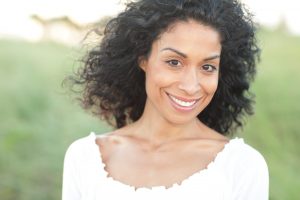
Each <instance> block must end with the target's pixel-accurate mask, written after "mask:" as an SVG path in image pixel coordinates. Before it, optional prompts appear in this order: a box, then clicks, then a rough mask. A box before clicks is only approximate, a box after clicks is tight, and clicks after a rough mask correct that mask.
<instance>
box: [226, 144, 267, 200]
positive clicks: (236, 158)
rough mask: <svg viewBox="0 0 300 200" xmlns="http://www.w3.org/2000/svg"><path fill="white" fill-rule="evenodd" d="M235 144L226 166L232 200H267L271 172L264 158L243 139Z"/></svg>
mask: <svg viewBox="0 0 300 200" xmlns="http://www.w3.org/2000/svg"><path fill="white" fill-rule="evenodd" d="M233 142H234V145H232V148H230V151H229V153H228V157H227V159H226V162H227V163H226V165H225V170H226V174H227V177H228V178H229V179H230V180H231V183H232V188H233V189H232V192H233V198H232V199H245V200H248V199H249V200H250V199H259V200H265V199H267V198H268V190H269V189H268V188H269V171H268V166H267V162H266V160H265V158H264V156H263V155H262V154H261V153H260V152H259V151H258V150H257V149H255V148H254V147H252V146H251V145H249V144H246V143H245V142H244V140H243V139H241V138H240V139H235V140H234V141H233Z"/></svg>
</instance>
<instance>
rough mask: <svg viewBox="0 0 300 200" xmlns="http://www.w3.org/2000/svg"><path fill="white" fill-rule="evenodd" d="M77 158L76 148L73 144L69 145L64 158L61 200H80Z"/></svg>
mask: <svg viewBox="0 0 300 200" xmlns="http://www.w3.org/2000/svg"><path fill="white" fill-rule="evenodd" d="M78 157H79V154H78V146H77V145H76V142H75V143H73V144H71V145H70V147H69V148H68V150H67V152H66V154H65V158H64V168H63V184H62V200H80V199H81V194H80V178H79V177H80V176H79V170H78V163H79V162H78ZM75 158H77V159H75Z"/></svg>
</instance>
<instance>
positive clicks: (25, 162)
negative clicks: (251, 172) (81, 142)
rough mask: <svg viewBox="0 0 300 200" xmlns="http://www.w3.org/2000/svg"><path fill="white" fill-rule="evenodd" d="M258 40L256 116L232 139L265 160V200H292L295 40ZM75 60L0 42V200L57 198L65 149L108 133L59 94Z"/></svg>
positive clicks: (299, 181) (299, 94) (295, 178)
mask: <svg viewBox="0 0 300 200" xmlns="http://www.w3.org/2000/svg"><path fill="white" fill-rule="evenodd" d="M259 41H260V44H261V47H262V49H263V51H262V62H261V63H260V64H259V66H258V74H257V79H256V82H255V83H254V85H253V88H252V90H253V92H254V93H255V94H256V114H255V115H254V116H253V117H251V118H249V122H248V123H247V126H246V127H245V129H244V132H243V133H239V136H242V137H244V138H245V140H246V142H247V143H249V144H250V145H252V146H253V147H255V148H256V149H258V150H259V151H260V152H261V153H262V154H263V155H264V157H265V158H266V160H267V163H268V165H269V171H270V199H272V200H279V199H291V200H292V199H298V198H297V197H298V188H300V174H299V173H298V169H299V168H300V157H299V156H298V155H299V153H300V148H299V145H298V144H297V142H298V141H299V139H300V125H299V122H298V121H299V119H300V106H298V101H299V100H300V90H299V89H298V88H297V87H298V86H299V85H300V81H299V74H300V69H299V67H298V63H299V61H298V58H299V56H300V55H299V52H300V38H299V37H293V36H290V35H288V34H286V33H285V32H283V31H277V32H269V31H267V30H263V31H261V32H260V33H259ZM79 55H80V53H79V52H78V51H77V50H76V48H69V47H66V46H63V45H59V44H55V43H51V42H40V43H27V42H24V41H16V40H1V41H0V91H1V98H0V110H1V112H0V197H1V199H5V200H14V199H18V200H40V199H43V200H48V199H49V200H50V199H60V195H61V179H62V178H61V176H62V164H63V157H64V153H65V151H66V149H67V147H68V145H69V144H70V143H71V142H72V141H74V140H75V139H77V138H79V137H83V136H86V135H88V134H89V132H90V131H95V132H97V133H103V132H105V131H107V130H109V128H108V127H107V126H106V125H105V124H104V123H102V122H101V121H100V120H98V119H97V118H95V117H92V116H91V115H89V114H88V113H86V112H84V111H82V109H81V108H80V107H79V105H78V104H77V103H76V101H74V100H73V99H72V98H71V97H70V96H69V95H68V94H66V92H65V90H63V88H62V87H61V81H62V80H63V78H64V77H65V76H66V75H68V74H70V73H71V72H72V70H73V67H76V65H77V64H76V62H74V61H75V60H76V59H77V58H78V57H79Z"/></svg>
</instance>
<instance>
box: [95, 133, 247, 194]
mask: <svg viewBox="0 0 300 200" xmlns="http://www.w3.org/2000/svg"><path fill="white" fill-rule="evenodd" d="M103 136H105V135H96V134H95V133H94V132H91V133H90V137H91V139H92V140H93V143H94V147H95V151H97V153H96V154H97V155H98V156H97V157H98V163H100V166H101V170H102V172H103V173H104V174H105V178H106V179H107V180H108V181H110V182H111V183H116V184H118V185H120V186H122V187H125V188H128V189H130V190H134V191H140V190H150V191H151V190H173V189H175V188H177V187H184V186H185V185H186V184H187V183H188V182H190V181H191V179H194V178H197V177H200V176H203V175H204V174H206V173H208V172H210V171H211V170H212V169H213V168H214V167H215V165H216V164H217V163H218V162H219V160H220V159H221V158H222V157H224V155H225V154H226V153H227V152H228V151H229V149H230V148H231V146H232V145H233V144H234V143H236V142H238V141H241V142H243V139H242V138H239V137H235V138H233V139H230V140H229V142H227V143H226V144H225V145H224V147H223V149H222V150H221V151H219V152H218V153H217V154H216V156H215V158H214V159H213V160H212V161H211V162H210V163H209V164H208V165H207V166H206V167H205V168H203V169H201V170H199V171H197V172H195V173H193V174H192V175H190V176H189V177H187V178H185V179H184V180H182V181H181V183H174V184H173V185H172V186H170V187H166V186H152V187H135V186H132V185H128V184H125V183H123V182H121V181H118V180H116V179H114V178H113V177H111V176H110V175H109V173H108V172H107V171H106V169H105V168H106V165H105V163H104V162H103V159H102V154H101V150H100V149H99V146H98V145H97V144H96V139H97V137H103Z"/></svg>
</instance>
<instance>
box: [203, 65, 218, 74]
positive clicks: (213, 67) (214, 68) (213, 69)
mask: <svg viewBox="0 0 300 200" xmlns="http://www.w3.org/2000/svg"><path fill="white" fill-rule="evenodd" d="M206 66H208V67H211V68H212V69H211V70H204V71H206V72H213V71H215V70H217V68H216V67H215V66H213V65H208V64H206V65H203V66H202V69H203V67H206Z"/></svg>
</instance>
